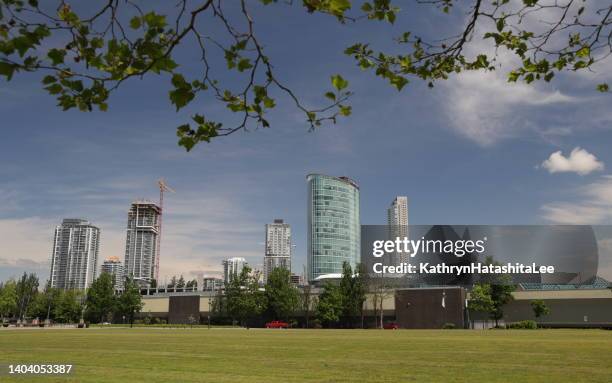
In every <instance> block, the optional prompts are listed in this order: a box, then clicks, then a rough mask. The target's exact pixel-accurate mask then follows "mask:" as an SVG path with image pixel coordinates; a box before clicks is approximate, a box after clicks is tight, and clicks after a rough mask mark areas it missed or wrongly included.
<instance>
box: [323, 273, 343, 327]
mask: <svg viewBox="0 0 612 383" xmlns="http://www.w3.org/2000/svg"><path fill="white" fill-rule="evenodd" d="M343 309H344V307H343V305H342V291H341V289H340V287H339V286H336V285H333V284H331V283H330V282H327V283H326V284H325V286H324V287H323V292H322V293H321V295H319V301H318V303H317V309H316V312H317V318H318V319H319V321H320V322H321V324H322V325H324V326H327V327H332V326H336V325H337V324H338V322H340V318H341V316H342V312H343Z"/></svg>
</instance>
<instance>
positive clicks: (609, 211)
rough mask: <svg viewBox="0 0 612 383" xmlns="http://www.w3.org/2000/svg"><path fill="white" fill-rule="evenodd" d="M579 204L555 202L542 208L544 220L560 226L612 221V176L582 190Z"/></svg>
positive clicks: (604, 177) (607, 176)
mask: <svg viewBox="0 0 612 383" xmlns="http://www.w3.org/2000/svg"><path fill="white" fill-rule="evenodd" d="M580 196H581V200H579V201H577V202H553V203H549V204H545V205H543V206H542V207H541V210H542V211H543V218H544V219H546V220H547V221H550V222H553V223H558V224H599V223H606V222H610V221H612V175H606V176H603V177H601V179H599V180H598V181H597V182H593V183H590V184H588V185H586V186H585V187H583V188H582V189H581V190H580Z"/></svg>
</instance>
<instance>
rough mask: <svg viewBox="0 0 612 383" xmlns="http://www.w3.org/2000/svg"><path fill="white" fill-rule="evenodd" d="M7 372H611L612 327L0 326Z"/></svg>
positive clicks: (364, 375)
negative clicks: (43, 366)
mask: <svg viewBox="0 0 612 383" xmlns="http://www.w3.org/2000/svg"><path fill="white" fill-rule="evenodd" d="M0 350H1V352H0V364H3V365H6V364H9V363H12V364H15V363H43V362H44V363H69V364H73V365H74V366H75V367H74V369H75V371H74V374H73V375H71V376H69V377H58V376H54V377H51V376H48V377H7V376H6V375H4V376H0V381H2V382H26V381H27V382H147V383H150V382H419V383H421V382H522V383H524V382H572V383H576V382H606V383H609V382H612V331H605V330H489V331H469V330H398V331H391V330H386V331H384V330H265V329H251V330H245V329H211V330H208V329H151V328H144V329H143V328H134V329H128V328H100V329H65V330H50V329H32V330H4V329H0Z"/></svg>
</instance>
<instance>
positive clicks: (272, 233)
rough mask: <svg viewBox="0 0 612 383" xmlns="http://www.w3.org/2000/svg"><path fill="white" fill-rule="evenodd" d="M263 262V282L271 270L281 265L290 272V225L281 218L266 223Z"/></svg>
mask: <svg viewBox="0 0 612 383" xmlns="http://www.w3.org/2000/svg"><path fill="white" fill-rule="evenodd" d="M265 246H266V249H265V255H264V264H263V273H264V282H265V281H267V280H268V276H270V273H271V272H272V270H274V269H275V268H277V267H282V268H284V269H287V270H289V272H291V253H292V242H291V226H289V224H288V223H285V222H284V221H283V220H282V219H275V220H274V222H273V223H268V224H266V242H265Z"/></svg>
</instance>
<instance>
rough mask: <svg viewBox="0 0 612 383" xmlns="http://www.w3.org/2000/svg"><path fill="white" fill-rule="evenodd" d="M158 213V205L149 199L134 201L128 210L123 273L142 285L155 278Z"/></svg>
mask: <svg viewBox="0 0 612 383" xmlns="http://www.w3.org/2000/svg"><path fill="white" fill-rule="evenodd" d="M160 215H161V210H160V208H159V206H158V205H157V204H156V203H154V202H150V201H136V202H134V203H132V207H131V208H130V211H129V212H128V223H127V237H126V241H125V274H126V276H131V277H133V278H134V280H136V281H138V283H139V284H140V285H142V286H147V285H150V283H151V281H152V280H153V279H155V270H156V264H157V257H158V256H159V248H158V244H159V242H158V240H157V236H158V235H159V219H160Z"/></svg>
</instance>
